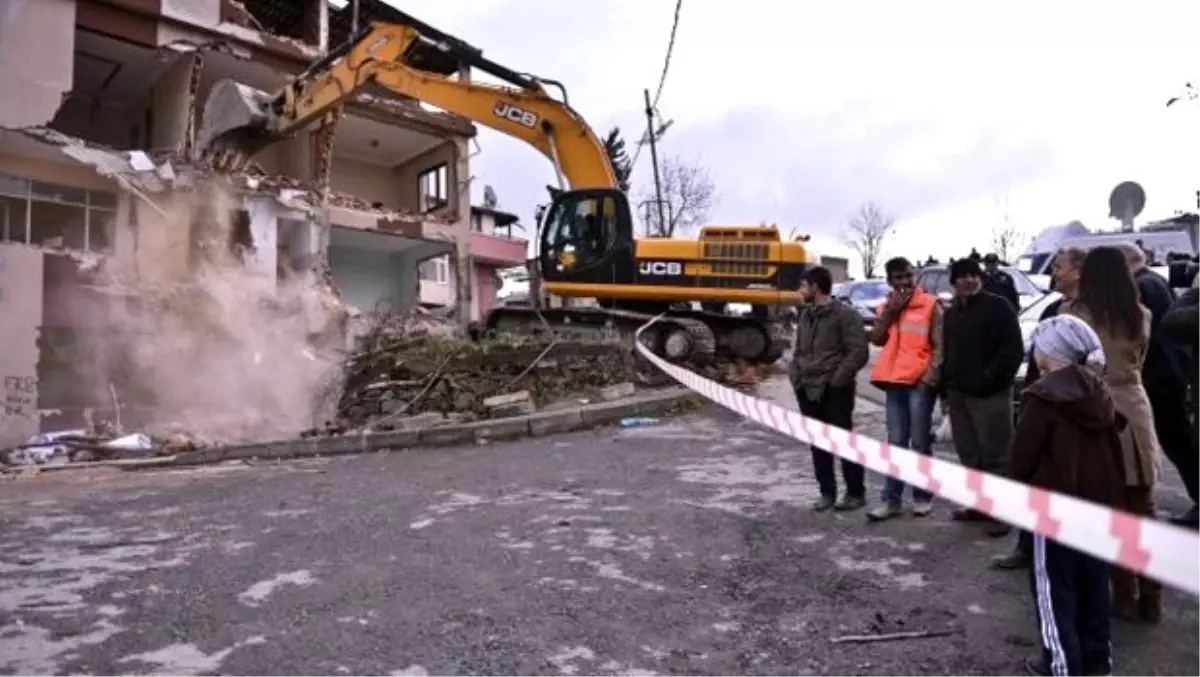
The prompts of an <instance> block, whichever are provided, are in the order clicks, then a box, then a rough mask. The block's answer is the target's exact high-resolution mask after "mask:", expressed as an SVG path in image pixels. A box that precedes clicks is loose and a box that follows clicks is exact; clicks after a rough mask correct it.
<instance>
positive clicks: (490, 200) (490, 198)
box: [483, 186, 500, 209]
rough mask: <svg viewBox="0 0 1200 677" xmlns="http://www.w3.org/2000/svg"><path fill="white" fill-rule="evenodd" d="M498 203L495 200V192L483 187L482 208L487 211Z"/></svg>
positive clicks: (492, 189) (498, 202)
mask: <svg viewBox="0 0 1200 677" xmlns="http://www.w3.org/2000/svg"><path fill="white" fill-rule="evenodd" d="M498 204H500V201H499V200H497V199H496V191H495V189H494V188H492V187H491V186H484V187H483V206H484V207H487V208H488V209H495V208H496V205H498Z"/></svg>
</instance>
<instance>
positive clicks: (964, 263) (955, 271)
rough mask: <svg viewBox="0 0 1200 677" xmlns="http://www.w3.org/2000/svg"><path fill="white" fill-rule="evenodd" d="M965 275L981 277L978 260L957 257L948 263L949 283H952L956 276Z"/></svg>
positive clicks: (981, 270) (981, 272) (956, 278)
mask: <svg viewBox="0 0 1200 677" xmlns="http://www.w3.org/2000/svg"><path fill="white" fill-rule="evenodd" d="M967 275H974V276H975V277H983V269H982V268H980V267H979V262H978V261H976V260H975V259H959V260H957V261H955V262H954V263H951V264H950V284H954V283H955V281H957V280H958V278H960V277H964V276H967Z"/></svg>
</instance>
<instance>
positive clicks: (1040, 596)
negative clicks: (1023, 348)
mask: <svg viewBox="0 0 1200 677" xmlns="http://www.w3.org/2000/svg"><path fill="white" fill-rule="evenodd" d="M1030 342H1031V343H1032V344H1033V358H1034V359H1035V360H1036V361H1037V363H1038V368H1039V370H1040V373H1041V376H1040V377H1039V378H1038V380H1037V381H1035V382H1034V383H1033V384H1032V385H1030V386H1029V387H1028V388H1027V389H1026V390H1025V392H1024V393H1023V395H1022V398H1023V401H1022V405H1021V417H1020V419H1019V420H1018V422H1017V432H1016V438H1015V439H1014V441H1013V452H1012V464H1013V479H1015V480H1017V481H1019V482H1025V483H1028V484H1032V485H1034V486H1037V487H1041V488H1042V489H1047V490H1050V491H1054V492H1057V493H1060V494H1067V495H1069V496H1074V497H1076V498H1080V499H1083V500H1085V501H1092V502H1094V503H1100V504H1101V505H1107V506H1110V507H1120V506H1122V505H1124V502H1125V478H1124V475H1123V472H1122V467H1123V466H1124V458H1123V454H1122V451H1121V440H1120V434H1119V433H1118V424H1117V418H1118V417H1117V413H1116V409H1115V407H1114V406H1113V401H1112V394H1111V392H1110V390H1109V388H1108V387H1107V386H1106V385H1105V384H1104V380H1103V377H1102V376H1101V373H1102V372H1103V369H1104V364H1105V361H1106V360H1105V355H1104V349H1103V347H1102V345H1101V342H1100V337H1099V336H1097V335H1096V332H1095V331H1093V330H1092V328H1091V327H1089V326H1088V325H1087V323H1086V322H1084V321H1083V320H1081V319H1079V318H1077V317H1072V316H1070V315H1059V316H1056V317H1051V318H1049V319H1046V320H1042V321H1041V322H1039V323H1038V326H1037V328H1036V329H1034V331H1033V336H1032V337H1031V338H1030ZM1032 544H1033V545H1032V550H1033V552H1032V557H1031V559H1032V564H1033V566H1032V569H1033V594H1034V601H1035V602H1036V608H1037V616H1038V626H1039V628H1040V630H1041V633H1040V634H1041V637H1042V652H1041V655H1040V656H1038V657H1037V658H1034V659H1032V660H1030V661H1028V662H1026V666H1027V667H1028V668H1029V671H1030V672H1032V673H1033V674H1038V675H1107V674H1111V673H1112V643H1111V639H1112V634H1111V632H1110V629H1109V614H1110V612H1111V607H1110V598H1109V589H1108V582H1109V566H1108V564H1107V563H1105V562H1104V561H1103V560H1100V559H1097V558H1095V557H1093V556H1091V555H1088V554H1086V553H1083V552H1080V551H1078V550H1075V549H1074V548H1071V547H1068V546H1065V545H1061V544H1059V543H1056V542H1054V541H1052V540H1050V539H1048V538H1046V537H1045V536H1043V535H1041V534H1035V535H1034V536H1033V538H1032Z"/></svg>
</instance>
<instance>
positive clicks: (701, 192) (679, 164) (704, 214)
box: [641, 156, 717, 237]
mask: <svg viewBox="0 0 1200 677" xmlns="http://www.w3.org/2000/svg"><path fill="white" fill-rule="evenodd" d="M658 165H659V166H658V175H659V180H660V181H661V183H662V199H663V202H664V204H663V209H662V215H663V218H662V219H660V218H659V210H658V203H657V200H658V197H657V195H656V194H655V190H654V180H653V179H651V180H650V182H649V184H648V185H647V186H645V187H644V188H643V189H642V191H641V202H642V204H644V205H645V209H646V213H645V219H644V221H645V224H646V235H647V236H649V237H673V236H674V235H675V234H676V233H680V234H682V233H686V232H687V231H689V230H692V229H694V228H696V227H697V226H699V225H701V224H702V223H704V220H705V219H707V218H708V212H709V210H710V209H712V207H713V205H714V204H715V203H716V199H717V189H716V186H715V185H714V184H713V180H712V174H711V173H710V172H709V171H708V168H707V167H705V166H703V165H701V164H700V163H699V162H696V161H691V162H688V161H686V160H683V159H682V158H680V157H678V156H674V157H667V158H663V159H662V160H660V161H659V163H658Z"/></svg>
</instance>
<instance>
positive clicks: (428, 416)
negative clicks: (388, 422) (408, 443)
mask: <svg viewBox="0 0 1200 677" xmlns="http://www.w3.org/2000/svg"><path fill="white" fill-rule="evenodd" d="M393 401H394V400H393ZM445 422H446V415H445V414H443V413H441V412H440V411H427V412H425V413H423V414H415V415H413V416H405V417H404V418H400V419H396V421H395V426H396V428H397V429H398V430H400V431H408V430H422V429H424V428H433V427H435V426H439V425H442V424H444V423H445Z"/></svg>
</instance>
